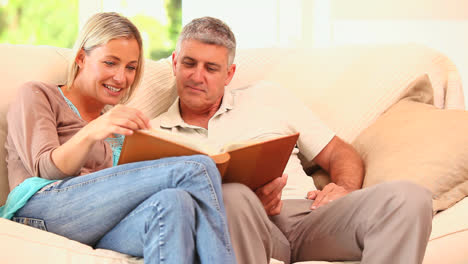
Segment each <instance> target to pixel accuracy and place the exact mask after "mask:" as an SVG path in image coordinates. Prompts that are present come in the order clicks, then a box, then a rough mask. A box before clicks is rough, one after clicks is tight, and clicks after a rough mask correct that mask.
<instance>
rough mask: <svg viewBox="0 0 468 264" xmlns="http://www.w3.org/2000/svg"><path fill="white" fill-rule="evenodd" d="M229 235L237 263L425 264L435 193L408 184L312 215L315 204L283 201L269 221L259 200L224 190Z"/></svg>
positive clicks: (351, 197) (363, 193) (372, 190)
mask: <svg viewBox="0 0 468 264" xmlns="http://www.w3.org/2000/svg"><path fill="white" fill-rule="evenodd" d="M223 192H224V194H223V197H224V202H225V206H226V211H227V217H228V224H229V232H230V234H231V240H232V243H233V246H234V251H235V253H236V257H237V260H238V262H239V263H241V264H244V263H245V264H250V263H255V264H257V263H268V262H269V259H270V257H274V258H276V259H279V260H282V261H284V262H285V263H292V262H298V261H308V260H327V261H338V260H340V261H345V260H361V264H369V263H371V264H376V263H378V264H386V263H389V264H390V263H391V264H397V263H401V264H412V263H414V264H417V263H422V260H423V258H424V253H425V250H426V245H427V242H428V239H429V235H430V233H431V227H432V200H431V193H430V192H429V191H428V190H426V189H424V188H423V187H420V186H419V185H416V184H412V183H409V182H404V181H395V182H388V183H383V184H379V185H375V186H373V187H369V188H365V189H362V190H359V191H355V192H352V193H350V194H348V195H346V196H344V197H342V198H340V199H337V200H335V201H333V202H331V203H329V204H327V205H325V206H323V207H320V208H318V209H316V210H314V211H311V210H310V209H309V208H310V206H311V204H312V201H311V200H306V199H304V200H284V205H283V209H282V211H281V214H280V215H277V216H273V217H270V218H269V217H268V216H267V215H266V213H265V211H264V210H263V206H262V204H261V203H260V201H259V200H258V198H257V197H256V195H255V194H254V193H253V192H252V191H251V190H250V189H248V188H247V187H245V186H243V185H240V184H224V185H223Z"/></svg>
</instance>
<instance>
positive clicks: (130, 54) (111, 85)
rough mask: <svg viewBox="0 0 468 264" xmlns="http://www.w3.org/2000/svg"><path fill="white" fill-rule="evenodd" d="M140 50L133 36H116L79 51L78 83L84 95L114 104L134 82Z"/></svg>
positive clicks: (96, 101)
mask: <svg viewBox="0 0 468 264" xmlns="http://www.w3.org/2000/svg"><path fill="white" fill-rule="evenodd" d="M139 55H140V49H139V46H138V42H137V41H136V40H135V39H134V38H130V39H127V38H117V39H113V40H110V41H109V42H107V44H105V45H101V46H99V47H96V48H94V49H93V50H91V51H90V52H88V54H86V53H85V52H84V51H83V50H81V51H80V52H79V53H78V56H77V58H76V62H77V64H78V66H79V67H80V69H79V72H78V75H77V78H76V80H75V83H76V84H77V86H79V89H80V91H81V93H82V95H83V96H85V97H89V99H91V100H93V101H95V103H99V104H103V105H106V104H110V105H115V104H118V103H119V102H120V100H121V99H122V97H123V96H124V95H125V93H126V92H127V91H128V88H129V87H130V86H131V85H132V84H133V81H134V80H135V75H136V68H137V66H138V59H139Z"/></svg>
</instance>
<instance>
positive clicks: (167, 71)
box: [127, 57, 177, 119]
mask: <svg viewBox="0 0 468 264" xmlns="http://www.w3.org/2000/svg"><path fill="white" fill-rule="evenodd" d="M176 97H177V90H176V88H175V77H174V74H173V73H172V61H171V59H170V57H169V58H166V59H161V60H158V61H153V60H145V66H144V74H143V78H142V80H141V83H140V85H139V87H138V88H137V90H136V91H135V93H134V95H133V96H132V98H130V100H129V101H128V102H127V105H128V106H131V107H135V108H137V109H140V110H141V111H142V112H143V113H144V114H145V115H146V116H148V118H150V119H153V118H155V117H156V116H158V115H160V114H161V113H163V112H165V111H167V109H169V106H171V105H172V103H173V102H174V100H175V98H176Z"/></svg>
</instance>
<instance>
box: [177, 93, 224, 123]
mask: <svg viewBox="0 0 468 264" xmlns="http://www.w3.org/2000/svg"><path fill="white" fill-rule="evenodd" d="M221 101H222V100H219V102H218V103H216V104H214V105H212V106H211V107H208V108H205V109H200V110H197V109H190V108H188V107H187V106H186V105H184V104H183V103H182V102H180V101H179V109H180V116H181V117H182V120H184V122H185V123H187V124H189V125H192V126H199V127H203V128H205V129H208V123H209V122H210V119H211V118H212V117H213V116H214V115H215V114H216V112H217V111H218V109H219V108H220V106H221Z"/></svg>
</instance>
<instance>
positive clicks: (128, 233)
mask: <svg viewBox="0 0 468 264" xmlns="http://www.w3.org/2000/svg"><path fill="white" fill-rule="evenodd" d="M195 211H196V210H195V202H194V200H193V199H192V196H190V194H188V192H186V191H183V190H180V189H166V190H162V191H160V192H158V193H156V194H154V195H153V196H151V197H149V198H148V199H146V200H145V201H144V202H142V203H141V204H140V205H139V206H138V207H137V208H135V209H134V210H133V211H132V212H131V213H130V214H129V215H127V216H126V217H125V218H124V219H123V220H122V221H121V222H120V223H119V224H118V225H117V226H116V227H114V228H113V229H112V230H111V231H110V232H109V233H107V234H105V235H104V237H103V238H102V239H101V240H100V241H99V242H98V244H97V245H96V247H97V248H105V249H111V250H115V251H119V252H122V253H125V254H129V255H132V256H144V257H145V263H180V264H183V263H187V264H192V263H197V262H198V257H197V255H196V254H195V236H196V230H195V229H196V221H195V217H196V213H195ZM173 223H176V224H173ZM219 261H223V259H221V260H219ZM217 263H219V262H217Z"/></svg>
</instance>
